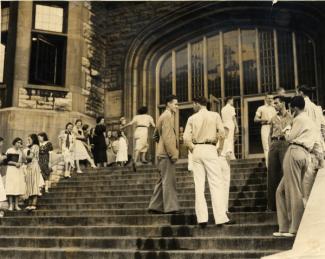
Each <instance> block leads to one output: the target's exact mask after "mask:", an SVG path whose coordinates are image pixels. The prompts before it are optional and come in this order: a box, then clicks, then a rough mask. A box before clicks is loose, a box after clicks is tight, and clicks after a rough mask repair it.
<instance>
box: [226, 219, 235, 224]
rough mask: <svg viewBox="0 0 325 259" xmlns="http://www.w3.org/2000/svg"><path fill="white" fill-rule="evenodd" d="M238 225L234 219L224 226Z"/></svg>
mask: <svg viewBox="0 0 325 259" xmlns="http://www.w3.org/2000/svg"><path fill="white" fill-rule="evenodd" d="M234 224H236V221H235V220H233V219H230V220H229V221H227V222H226V223H224V225H234Z"/></svg>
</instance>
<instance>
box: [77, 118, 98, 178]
mask: <svg viewBox="0 0 325 259" xmlns="http://www.w3.org/2000/svg"><path fill="white" fill-rule="evenodd" d="M73 134H74V136H75V151H74V160H75V161H76V165H77V173H78V174H81V173H82V171H81V169H80V163H79V161H80V160H87V161H88V162H89V163H90V164H91V167H92V168H96V166H95V164H94V161H93V160H92V159H91V157H90V155H89V153H88V151H87V149H86V147H85V144H86V143H85V141H86V138H85V136H84V133H83V130H82V121H81V120H76V123H75V126H74V127H73Z"/></svg>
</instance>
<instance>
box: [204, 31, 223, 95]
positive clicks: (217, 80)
mask: <svg viewBox="0 0 325 259" xmlns="http://www.w3.org/2000/svg"><path fill="white" fill-rule="evenodd" d="M207 45H208V46H207V50H208V53H207V56H208V57H207V60H208V64H207V65H208V69H207V70H208V93H209V95H210V94H212V95H214V96H216V97H220V96H221V62H220V36H219V35H216V36H213V37H210V38H208V40H207Z"/></svg>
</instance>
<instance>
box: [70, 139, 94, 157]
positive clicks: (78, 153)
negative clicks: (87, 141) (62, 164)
mask: <svg viewBox="0 0 325 259" xmlns="http://www.w3.org/2000/svg"><path fill="white" fill-rule="evenodd" d="M85 159H91V158H90V156H89V153H88V151H87V149H86V147H85V145H84V144H83V143H82V141H81V140H78V139H77V140H76V143H75V149H74V160H85Z"/></svg>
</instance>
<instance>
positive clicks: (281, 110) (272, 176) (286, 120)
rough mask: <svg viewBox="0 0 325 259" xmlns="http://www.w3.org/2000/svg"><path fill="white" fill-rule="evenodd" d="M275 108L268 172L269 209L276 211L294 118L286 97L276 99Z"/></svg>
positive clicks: (272, 120)
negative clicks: (287, 138)
mask: <svg viewBox="0 0 325 259" xmlns="http://www.w3.org/2000/svg"><path fill="white" fill-rule="evenodd" d="M274 108H275V110H276V111H277V114H276V115H275V116H274V117H273V118H272V119H271V123H270V126H271V129H270V149H269V156H268V157H269V161H268V165H269V167H268V172H267V205H268V206H267V208H268V210H270V211H275V210H276V204H275V193H276V189H277V188H278V185H279V183H280V181H281V178H282V176H283V159H284V155H285V153H286V151H287V149H288V146H289V143H288V142H287V141H286V139H285V131H286V129H289V127H290V125H291V123H292V117H291V115H290V113H289V112H288V111H287V109H286V107H285V97H284V96H276V97H274Z"/></svg>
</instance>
